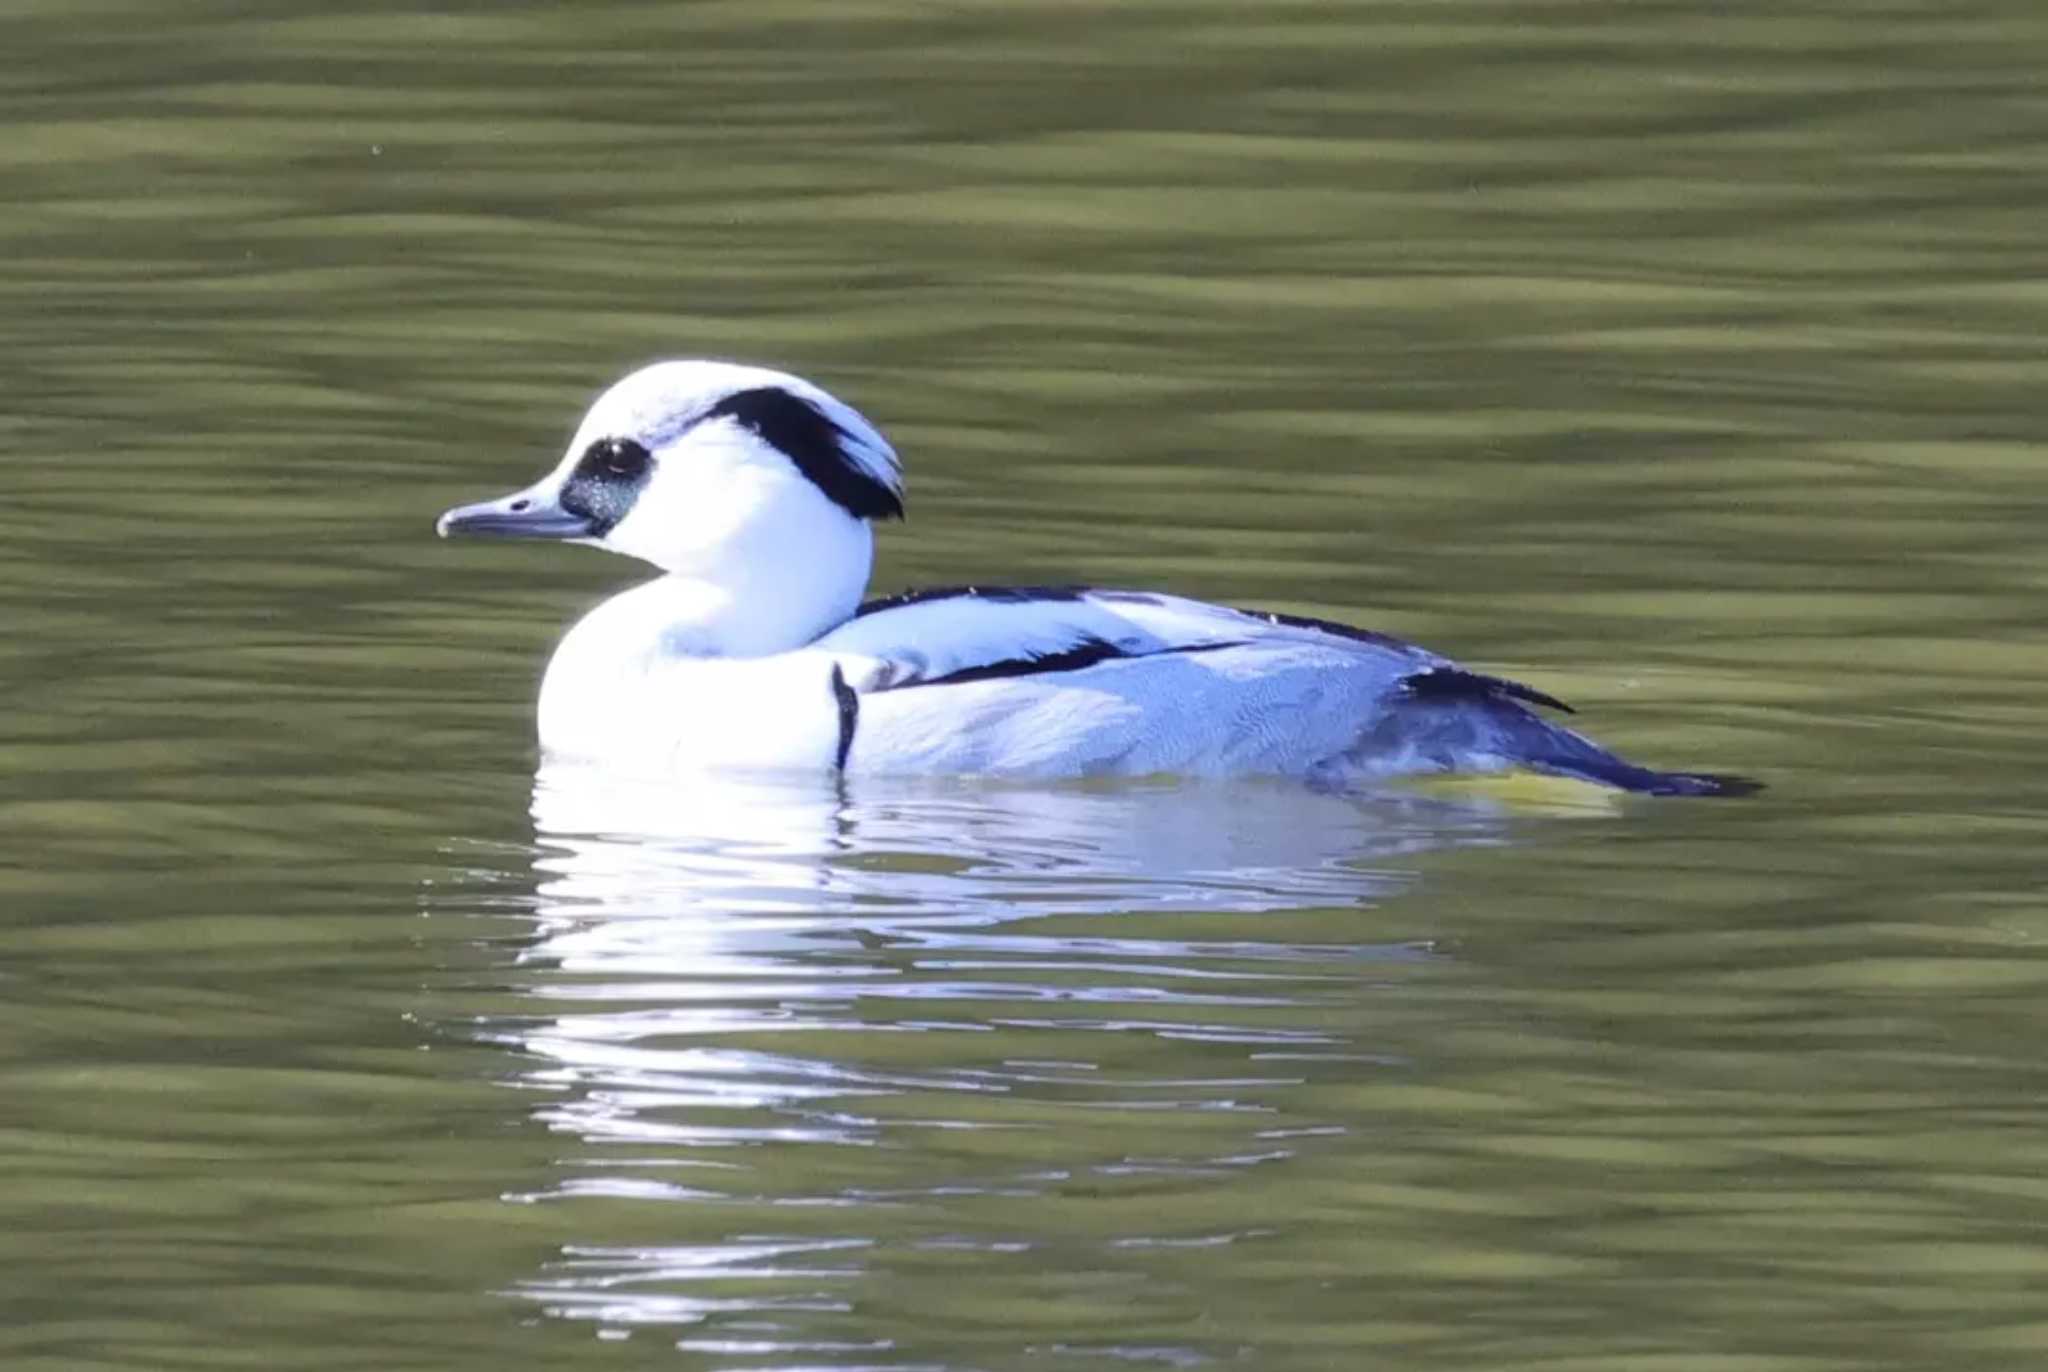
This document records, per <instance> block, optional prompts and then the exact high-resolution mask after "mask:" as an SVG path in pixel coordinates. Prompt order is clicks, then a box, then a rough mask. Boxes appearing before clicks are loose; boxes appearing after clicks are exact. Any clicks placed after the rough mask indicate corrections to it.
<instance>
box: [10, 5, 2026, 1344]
mask: <svg viewBox="0 0 2048 1372" xmlns="http://www.w3.org/2000/svg"><path fill="white" fill-rule="evenodd" d="M0 53H4V54H5V56H0V92H4V95H5V98H6V101H7V107H8V111H9V136H8V137H7V138H6V139H4V140H0V178H4V181H5V184H6V187H7V191H8V193H7V195H6V197H5V203H4V207H0V249H4V250H0V370H4V374H5V375H6V376H7V378H8V382H9V385H8V394H9V396H10V403H9V404H8V405H7V406H6V407H5V409H4V413H0V437H4V439H5V442H6V445H7V448H8V451H9V452H10V453H11V454H12V457H13V461H12V462H11V463H10V465H9V468H8V470H9V472H10V474H11V476H12V481H13V484H12V486H11V488H10V498H9V499H8V500H7V501H5V502H4V503H0V533H4V537H0V559H4V562H0V568H4V572H0V609H4V612H5V615H6V623H7V625H8V628H9V633H8V641H9V644H10V647H11V648H12V653H11V655H10V656H9V658H8V659H7V660H8V662H9V663H10V670H9V671H8V672H7V675H6V680H7V684H8V688H9V690H8V698H9V704H10V709H9V710H8V712H7V715H6V719H5V723H4V725H0V760H4V763H0V820H4V824H5V832H6V833H7V834H8V835H9V840H10V841H9V843H8V846H7V848H6V849H5V850H4V852H5V855H4V866H0V908H4V910H5V911H6V913H7V921H6V948H7V953H6V957H5V960H4V962H0V994H4V996H5V998H6V1004H7V1007H8V1013H7V1015H6V1018H5V1021H4V1023H5V1026H6V1028H5V1032H4V1033H0V1072H4V1083H0V1099H4V1101H5V1105H4V1106H0V1159H4V1161H5V1164H6V1165H5V1167H4V1168H0V1297H4V1299H5V1301H6V1303H7V1306H8V1318H6V1319H5V1320H4V1321H0V1361H4V1363H5V1365H6V1366H7V1367H9V1368H10V1369H14V1368H20V1369H31V1370H32V1372H54V1370H55V1369H64V1370H65V1372H70V1370H71V1369H96V1368H115V1367H122V1368H128V1367H133V1368H147V1369H153V1370H154V1369H179V1368H204V1369H215V1368H236V1367H252V1368H265V1369H268V1368H276V1367H293V1368H309V1369H320V1368H344V1367H349V1368H357V1367H378V1368H413V1367H418V1368H432V1369H437V1372H456V1370H458V1369H464V1368H483V1367H498V1366H502V1365H504V1364H505V1363H506V1362H508V1361H510V1360H515V1359H516V1360H518V1362H519V1364H520V1365H523V1366H529V1367H534V1368H542V1369H552V1368H565V1369H586V1368H612V1367H641V1366H647V1367H663V1368H668V1367H674V1368H732V1369H742V1368H744V1369H768V1368H833V1369H848V1368H856V1367H873V1368H889V1369H909V1368H926V1367H944V1368H948V1369H965V1368H976V1369H982V1368H987V1369H1004V1368H1043V1369H1052V1370H1054V1372H1057V1370H1058V1369H1065V1368H1077V1369H1078V1368H1116V1367H1127V1366H1140V1367H1144V1366H1163V1367H1203V1366H1238V1367H1256V1368H1260V1369H1290V1368H1304V1369H1306V1368H1326V1367H1332V1366H1385V1367H1414V1368H1432V1367H1442V1368H1457V1369H1483V1368H1501V1369H1507V1368H1514V1369H1526V1368H1531V1367H1558V1368H1565V1367H1569V1368H1572V1369H1575V1370H1576V1369H1602V1368H1614V1369H1621V1368H1627V1369H1630V1372H1635V1370H1636V1369H1658V1370H1659V1372H1663V1370H1665V1369H1669V1370H1671V1372H1677V1370H1678V1369H1683V1370H1684V1372H1697V1370H1701V1369H1713V1372H1719V1370H1720V1369H1724V1368H1737V1367H1739V1368H1742V1369H1745V1372H1747V1370H1748V1369H1768V1370H1770V1372H1777V1370H1778V1369H1798V1372H1809V1369H1829V1368H1843V1369H1848V1368H1856V1369H1864V1368H1872V1367H1898V1368H1909V1367H1910V1368H1920V1367H1932V1366H1941V1367H1951V1366H2008V1365H2009V1366H2031V1365H2034V1364H2035V1363H2037V1362H2038V1361H2039V1359H2040V1356H2041V1352H2042V1349H2043V1346H2044V1345H2048V1301H2044V1299H2043V1298H2042V1296H2041V1294H2040V1293H2041V1291H2042V1290H2043V1289H2044V1277H2048V1244H2044V1242H2043V1241H2042V1238H2041V1235H2042V1232H2043V1222H2044V1219H2048V1186H2044V1183H2043V1182H2042V1181H2041V1178H2042V1177H2043V1175H2044V1174H2048V1143H2044V1138H2048V1135H2044V1132H2043V1129H2042V1124H2043V1119H2042V1112H2041V1107H2040V1101H2041V1100H2042V1098H2043V1093H2044V1086H2048V1081H2044V1074H2043V1071H2042V1069H2041V1067H2040V1066H2039V1058H2040V1054H2039V1052H2038V1049H2037V1044H2038V1040H2039V1037H2040V1024H2041V1015H2040V1011H2039V1008H2038V1007H2039V1005H2040V1003H2041V996H2042V992H2043V990H2044V987H2048V963H2044V960H2043V957H2042V953H2041V949H2042V948H2043V946H2044V942H2043V940H2044V938H2048V911H2044V907H2043V904H2042V901H2041V897H2040V879H2039V871H2040V864H2039V858H2038V851H2039V836H2040V834H2041V832H2042V819H2043V815H2044V810H2048V790H2044V785H2043V783H2042V781H2041V777H2042V775H2043V770H2044V763H2048V756H2044V748H2048V745H2044V744H2043V742H2042V741H2041V730H2040V728H2039V719H2040V707H2039V694H2040V693H2039V686H2038V682H2039V679H2040V677H2041V675H2042V669H2043V666H2044V664H2048V644H2044V640H2043V636H2042V633H2041V630H2040V628H2039V624H2040V619H2039V603H2040V596H2041V593H2042V591H2043V589H2044V587H2048V555H2044V553H2043V551H2042V539H2041V537H2040V527H2041V515H2042V513H2043V506H2044V489H2048V488H2044V485H2043V481H2042V477H2041V471H2042V467H2041V463H2042V456H2043V455H2042V452H2041V450H2040V447H2039V443H2038V433H2039V415H2040V403H2039V396H2040V395H2041V394H2042V388H2043V384H2044V382H2048V354H2044V350H2043V348H2042V345H2041V343H2040V341H2039V332H2040V330H2039V320H2038V315H2039V309H2038V306H2039V303H2040V301H2039V297H2040V290H2039V287H2038V284H2037V281H2036V278H2037V277H2038V275H2039V251H2038V237H2039V235H2038V226H2039V222H2040V215H2041V209H2042V205H2043V200H2044V189H2043V188H2044V186H2048V180H2044V172H2048V156H2044V146H2048V143H2044V137H2048V105H2044V104H2043V102H2042V100H2041V98H2040V93H2039V85H2040V83H2039V72H2040V71H2041V69H2042V66H2043V61H2044V58H2048V16H2044V15H2043V14H2042V13H2040V12H2038V11H2037V9H2036V8H2035V7H2032V6H2027V5H2020V4H2010V3H2008V4H1997V3H1983V4H1948V5H1934V4H1925V3H1900V4H1886V5H1868V4H1858V5H1853V6H1852V5H1836V6H1829V5H1809V6H1804V7H1798V8H1793V9H1784V8H1780V9H1777V10H1769V11H1766V10H1762V9H1753V10H1749V11H1744V10H1740V9H1737V10H1729V9H1726V8H1725V7H1708V6H1696V7H1688V6H1684V5H1640V4H1629V5H1623V4H1616V3H1612V2H1611V0H1586V2H1585V3H1560V4H1545V5H1534V6H1532V5H1527V4H1514V5H1504V4H1484V3H1442V4H1437V5H1432V6H1429V7H1425V8H1416V7H1411V6H1397V5H1381V4H1362V5H1357V6H1348V7H1338V6H1308V5H1270V6H1262V7H1260V8H1258V9H1257V10H1256V11H1255V12H1253V13H1251V14H1250V15H1249V16H1248V15H1247V14H1246V13H1244V12H1241V11H1240V10H1239V9H1234V8H1223V7H1214V6H1203V5H1197V4H1184V3H1161V4H1156V5H1132V6H1116V7H1101V8H1096V7H1087V6H1074V5H1061V4H1050V3H1046V4H1031V3H1025V4H1012V5H1005V6H1000V7H998V6H961V7H953V8H944V7H923V8H920V7H888V6H857V5H833V6H825V5H817V4H810V3H804V2H803V0H795V2H793V3H790V4H787V5H779V6H738V5H723V4H699V5H689V6H636V5H625V4H609V3H607V4H595V5H588V6H581V7H577V8H576V9H575V10H573V11H569V10H563V9H558V8H556V7H551V6H538V5H525V4H487V5H472V6H466V7H458V8H447V9H442V10H427V9H422V8H418V7H409V6H405V5H397V4H393V5H368V6H361V7H355V8H344V9H334V8H332V7H297V6H291V5H284V4H246V3H197V2H195V3H191V4H185V5H179V6H170V7H167V6H162V5H154V4H152V5H143V4H123V3H89V4H75V3H66V4H64V5H56V4H52V3H29V4H17V5H16V6H14V7H13V8H12V9H11V10H10V12H9V14H8V15H7V16H6V17H4V18H0ZM678 353H683V354H689V353H696V354H714V355H732V356H742V357H748V358H753V359H757V360H762V361H767V362H772V363H775V364H778V365H782V366H785V367H788V368H791V369H793V370H796V371H799V372H802V373H804V374H806V375H810V376H813V377H815V378H817V379H819V380H821V381H823V382H825V383H826V384H828V385H830V386H832V387H833V389H835V390H836V391H838V392H840V393H842V394H843V395H845V396H846V397H847V398H848V399H849V400H851V401H853V402H854V403H856V404H858V405H859V406H861V407H862V408H863V409H864V410H865V411H866V412H867V413H869V414H870V415H871V416H873V417H874V418H875V419H876V420H877V421H878V422H880V423H881V424H882V425H883V427H884V428H885V429H886V430H887V431H888V432H889V433H890V434H891V436H892V437H893V438H895V439H896V440H897V442H898V444H899V446H900V447H901V448H902V449H903V451H904V452H905V454H906V457H907V459H908V462H909V469H910V476H911V483H912V485H911V497H912V519H911V522H910V523H909V524H908V525H907V526H905V527H903V528H901V529H896V528H892V529H890V530H889V531H888V533H887V535H886V537H885V539H884V542H883V551H882V564H881V567H880V569H879V572H878V578H877V584H878V586H879V587H881V588H883V589H889V588H895V587H898V586H903V585H910V584H917V583H923V582H935V581H963V580H977V581H997V580H1017V581H1068V580H1091V581H1103V582H1111V583H1120V584H1133V585H1141V586H1149V587H1164V588H1171V589H1174V590H1177V591H1181V592H1183V593H1188V594H1196V595H1205V596H1212V597H1216V598H1219V599H1225V600H1228V601H1231V602H1233V603H1247V604H1260V605H1267V606H1270V607H1272V608H1276V609H1285V610H1297V611H1303V612H1308V613H1321V614H1326V615H1333V616H1337V617H1341V618H1347V619H1352V620H1357V621H1362V622H1365V623H1368V624H1370V625H1372V626H1374V627H1377V628H1381V629H1386V630H1389V631H1393V632H1399V633H1403V634H1406V635H1409V636H1412V637H1415V638H1418V639H1420V640H1421V641H1423V642H1426V643H1429V644H1431V645H1432V646H1434V647H1437V648H1439V649H1441V650H1444V651H1447V652H1451V653H1454V654H1456V655H1457V656H1459V657H1460V658H1461V659H1463V660H1465V661H1468V662H1470V663H1472V664H1473V665H1475V666H1478V667H1481V668H1484V669H1488V670H1495V671H1501V672H1507V673H1511V674H1514V675H1517V676H1520V677H1523V678H1525V679H1528V680H1530V681H1532V682H1534V683H1535V684H1537V685H1539V686H1541V687H1543V688H1544V689H1546V690H1550V691H1554V692H1556V693H1558V694H1560V695H1562V696H1563V697H1565V698H1566V699H1569V700H1571V701H1573V702H1574V703H1575V704H1577V705H1578V706H1579V707H1580V708H1581V709H1582V711H1583V712H1584V718H1585V721H1586V723H1587V725H1588V727H1589V729H1591V730H1592V731H1593V732H1594V733H1596V734H1597V735H1598V736H1599V737H1601V738H1603V739H1605V740H1607V741H1610V742H1612V743H1613V744H1615V745H1616V746H1617V747H1620V748H1623V749H1624V750H1626V751H1628V752H1630V753H1631V754H1633V755H1639V756H1641V757H1643V758H1644V759H1645V760H1647V761H1652V762H1656V763H1660V764H1663V765H1671V766H1692V767H1713V768H1716V769H1721V770H1730V771H1739V772H1746V773H1752V774H1756V775H1760V776H1762V777H1763V778H1764V779H1766V780H1767V781H1769V782H1770V783H1771V786H1772V789H1771V790H1770V791H1769V792H1768V793H1766V794H1765V795H1764V796H1763V797H1761V798H1758V799H1757V800H1755V801H1751V802H1744V803H1739V804H1737V803H1728V804H1644V803H1627V804H1618V805H1617V804H1611V803H1608V802H1606V801H1604V800H1603V799H1601V798H1599V797H1597V796H1593V795H1590V794H1588V793H1584V792H1570V791H1558V790H1554V789H1544V788H1519V789H1518V788H1508V789H1505V790H1503V789H1501V788H1497V787H1495V788H1486V787H1482V788H1477V789H1470V788H1467V789H1458V788H1451V789H1448V790H1443V789H1435V790H1429V791H1425V792H1420V793H1403V794H1398V795H1392V796H1384V797H1374V798H1369V799H1355V800H1350V801H1344V800H1340V799H1337V798H1333V797H1327V796H1315V795H1309V794H1304V793H1302V792H1300V791H1297V790H1293V789H1290V788H1286V787H1278V786H1273V785H1266V784H1253V785H1245V786H1240V787H1222V788H1216V787H1181V786H1175V785H1172V784H1168V783H1155V784H1148V785H1144V786H1136V787H1126V788H1108V789H1102V788H1090V787H1076V788H1043V789H1029V788H1027V789H1015V788H991V787H978V786H974V785H964V784H934V785H931V786H925V787H901V788H867V789H864V790H863V791H862V792H859V793H853V794H847V795H841V794H839V793H838V792H836V791H818V790H810V789H807V788H804V787H794V788H790V787H769V786H762V787H746V788H734V789H729V790H725V789H722V790H720V791H718V792H716V793H698V792H688V791H679V792H675V793H671V794H662V795H640V794H631V793H620V792H617V791H614V790H608V789H606V788H602V787H599V788H592V787H591V786H590V785H588V784H587V782H586V781H585V780H583V779H579V778H577V777H575V776H573V775H570V776H541V777H536V776H535V773H534V771H533V758H532V755H531V751H530V742H529V740H530V711H531V698H532V690H533V683H534V679H535V674H536V672H537V671H538V667H539V663H540V661H541V658H542V656H543V655H544V653H545V652H546V649H547V646H548V645H549V643H550V642H551V641H552V639H553V637H554V636H555V634H556V633H557V632H558V631H559V628H560V626H561V625H562V624H563V622H564V621H565V620H567V619H568V618H569V617H570V616H572V615H573V614H574V613H576V612H577V610H578V609H579V608H580V607H582V606H583V605H586V604H588V603H589V602H590V601H591V600H592V599H593V598H594V597H596V596H598V595H601V594H602V593H603V592H604V591H605V590H606V589H607V588H609V587H613V586H616V585H618V584H620V582H621V580H622V579H623V578H627V577H629V576H631V575H632V572H631V570H630V569H629V568H626V567H625V566H623V565H621V564H616V563H609V564H608V560H606V559H603V558H600V557H597V556H596V555H594V554H590V553H587V552H584V551H582V550H574V549H535V548H530V547H521V548H509V547H507V548H493V547H486V546H462V547H455V546H451V545H445V544H438V543H436V542H435V541H434V540H432V538H431V536H430V530H429V524H430V520H431V517H432V515H433V513H434V512H435V511H437V510H439V509H440V508H442V507H444V506H445V505H448V504H451V503H453V502H455V501H457V500H460V499H467V498H473V497H475V496H479V495H484V494H489V493H493V492H496V491H499V490H503V489H509V488H510V487H511V486H513V485H515V484H518V483H520V482H523V481H524V480H527V479H529V478H530V477H531V476H532V475H534V474H536V473H537V472H539V471H540V470H541V469H543V468H544V467H545V466H547V465H548V464H550V463H551V462H552V461H553V460H554V457H555V456H556V449H557V447H558V445H559V444H560V443H561V441H562V440H563V438H564V437H565V436H566V433H567V431H568V428H569V426H570V425H571V424H572V423H573V421H574V419H575V417H576V414H577V413H578V412H579V410H580V408H581V406H582V405H583V404H584V402H585V401H586V400H587V399H588V398H589V396H590V395H591V393H592V392H593V391H595V390H596V389H597V388H598V387H600V386H602V385H603V384H604V383H606V382H607V381H609V380H610V379H611V378H612V377H614V376H615V375H617V374H619V373H621V372H623V371H624V370H626V369H627V368H629V367H630V366H632V365H635V364H637V363H639V362H641V361H644V360H647V359H648V358H651V357H655V356H661V355H671V354H678Z"/></svg>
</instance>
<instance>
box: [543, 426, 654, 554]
mask: <svg viewBox="0 0 2048 1372" xmlns="http://www.w3.org/2000/svg"><path fill="white" fill-rule="evenodd" d="M653 470H654V455H653V454H652V453H650V452H648V451H647V449H646V448H644V447H642V446H641V445H640V444H638V443H636V442H634V441H633V440H632V439H630V438H600V439H598V440H597V441H596V442H594V443H592V444H591V445H590V446H589V447H588V448H585V449H584V450H583V456H582V457H580V458H578V459H577V461H576V469H575V470H574V471H572V472H570V473H569V480H568V481H567V482H566V483H565V484H564V485H563V486H562V508H563V509H565V510H567V511H568V512H569V513H570V514H573V515H580V516H582V517H583V518H584V519H587V520H589V521H590V532H591V534H592V536H593V537H597V538H602V537H604V535H606V534H608V533H610V532H611V531H612V529H613V527H614V526H616V525H617V524H618V522H619V521H620V520H622V519H624V518H625V517H626V512H627V511H628V510H631V509H632V508H633V502H634V501H636V500H638V499H639V498H640V491H641V488H643V487H644V486H646V485H647V477H648V475H649V473H651V472H652V471H653Z"/></svg>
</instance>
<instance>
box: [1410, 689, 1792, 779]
mask: <svg viewBox="0 0 2048 1372" xmlns="http://www.w3.org/2000/svg"><path fill="white" fill-rule="evenodd" d="M1402 693H1403V697H1404V698H1403V700H1402V701H1401V702H1400V703H1398V704H1397V705H1396V707H1395V710H1394V711H1393V712H1392V714H1393V716H1395V717H1399V719H1400V723H1399V726H1398V727H1399V728H1400V729H1401V731H1402V732H1403V733H1404V734H1406V735H1407V736H1408V738H1409V739H1410V740H1411V741H1412V740H1417V739H1419V738H1429V737H1434V738H1436V739H1437V740H1439V741H1440V751H1441V752H1442V754H1443V758H1444V761H1445V763H1446V764H1447V765H1448V766H1451V767H1456V766H1458V765H1459V759H1460V756H1461V755H1462V756H1464V757H1486V758H1493V759H1497V760H1498V761H1499V762H1505V763H1508V764H1510V765H1512V766H1517V767H1527V768H1530V769H1531V770H1533V771H1538V772H1549V773H1552V774H1554V775H1557V776H1567V777H1576V778H1578V779H1579V780H1581V781H1591V782H1597V783H1598V784H1600V785H1602V786H1613V787H1615V788H1617V789H1619V790H1623V791H1635V792H1639V793H1641V794H1643V795H1652V796H1746V795H1753V794H1754V793H1756V792H1758V791H1761V790H1762V789H1763V783H1762V782H1760V781H1752V780H1751V779H1750V778H1748V777H1740V776H1730V775H1728V774H1726V773H1721V772H1660V771H1657V770H1655V769H1654V768H1650V767H1638V766H1637V765H1636V764H1635V763H1633V762H1629V761H1627V760H1626V759H1624V758H1621V757H1618V756H1616V755H1615V754H1613V753H1611V752H1609V751H1607V749H1605V748H1603V747H1601V746H1600V745H1599V744H1597V743H1595V742H1594V741H1593V740H1592V739H1590V738H1587V737H1586V736H1585V735H1584V734H1580V733H1577V732H1574V731H1573V730H1571V729H1567V728H1565V727H1564V726H1563V725H1561V724H1553V723H1551V722H1550V721H1549V720H1547V719H1545V718H1544V717H1543V716H1541V715H1539V714H1537V713H1536V712H1535V711H1534V710H1532V709H1530V708H1529V707H1530V706H1531V705H1543V706H1548V707H1550V708H1552V709H1556V710H1562V711H1564V712H1565V713H1566V714H1570V713H1571V707H1570V706H1569V705H1566V704H1565V703H1564V702H1563V701H1561V700H1557V699H1555V698H1554V697H1551V696H1547V695H1544V694H1543V693H1542V692H1540V691H1536V690H1532V689H1531V688H1529V687H1527V686H1524V685H1522V684H1520V683H1519V682H1514V681H1507V680H1504V679H1502V678H1500V677H1492V676H1485V675H1482V674H1481V673H1478V672H1468V671H1465V670H1463V669H1462V668H1456V667H1436V668H1432V669H1430V670H1429V671H1425V672H1418V673H1417V674H1415V675H1414V676H1411V677H1409V678H1408V679H1407V680H1406V681H1404V682H1403V683H1402ZM1419 716H1426V717H1427V718H1426V721H1425V720H1424V719H1422V718H1418V717H1419ZM1418 725H1421V726H1422V727H1421V728H1420V729H1419V730H1418V729H1417V726H1418Z"/></svg>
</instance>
